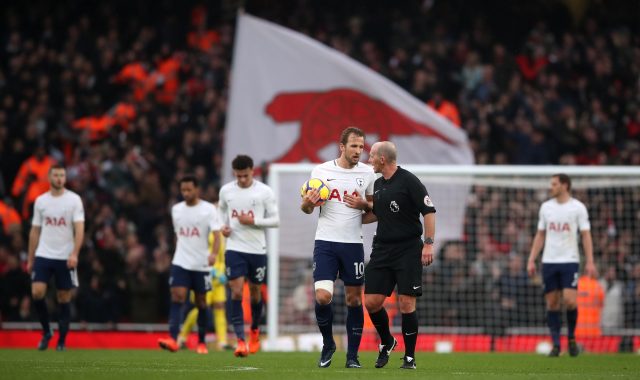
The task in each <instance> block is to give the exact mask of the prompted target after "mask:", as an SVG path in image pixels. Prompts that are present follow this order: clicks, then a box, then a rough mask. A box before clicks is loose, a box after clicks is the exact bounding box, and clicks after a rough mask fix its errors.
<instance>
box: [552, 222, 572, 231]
mask: <svg viewBox="0 0 640 380" xmlns="http://www.w3.org/2000/svg"><path fill="white" fill-rule="evenodd" d="M549 231H553V232H571V227H569V223H566V222H565V223H560V222H558V223H555V222H550V223H549Z"/></svg>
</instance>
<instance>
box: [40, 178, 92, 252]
mask: <svg viewBox="0 0 640 380" xmlns="http://www.w3.org/2000/svg"><path fill="white" fill-rule="evenodd" d="M75 222H84V207H83V206H82V199H80V196H79V195H78V194H76V193H74V192H73V191H71V190H67V189H65V190H64V192H63V193H62V195H59V196H53V195H51V192H50V191H47V192H46V193H44V194H42V195H40V196H39V197H38V198H36V202H35V204H34V206H33V220H32V222H31V224H32V225H33V226H39V227H40V228H41V229H40V240H39V241H38V247H37V248H36V256H38V257H45V258H47V259H56V260H67V259H68V258H69V255H71V252H73V247H74V230H73V223H75Z"/></svg>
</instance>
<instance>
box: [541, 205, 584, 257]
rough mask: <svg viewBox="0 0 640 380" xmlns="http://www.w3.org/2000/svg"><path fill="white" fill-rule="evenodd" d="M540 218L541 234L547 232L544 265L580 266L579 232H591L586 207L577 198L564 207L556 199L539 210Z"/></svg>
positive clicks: (543, 254) (543, 255)
mask: <svg viewBox="0 0 640 380" xmlns="http://www.w3.org/2000/svg"><path fill="white" fill-rule="evenodd" d="M539 218H540V219H539V221H538V230H542V231H545V241H544V251H543V253H542V262H543V263H578V262H580V251H579V250H578V238H579V236H578V235H579V234H578V232H579V231H588V230H590V229H591V224H590V223H589V214H588V212H587V208H586V207H585V205H584V204H582V202H580V201H579V200H577V199H575V198H570V199H569V201H567V202H565V203H558V201H557V200H556V199H555V198H553V199H550V200H548V201H546V202H544V203H543V204H542V205H541V206H540V217H539Z"/></svg>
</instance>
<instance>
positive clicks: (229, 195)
mask: <svg viewBox="0 0 640 380" xmlns="http://www.w3.org/2000/svg"><path fill="white" fill-rule="evenodd" d="M220 212H221V213H222V215H223V218H224V221H225V223H226V224H227V225H228V226H229V227H231V235H229V237H228V238H227V240H226V244H227V250H231V251H238V252H244V253H254V254H266V253H267V239H266V236H265V231H264V229H265V228H267V227H278V225H279V224H280V217H279V216H278V204H277V202H276V197H275V195H274V194H273V190H271V188H270V187H269V186H267V185H265V184H264V183H262V182H260V181H256V180H255V179H254V180H253V183H252V184H251V186H249V187H248V188H246V189H245V188H241V187H240V186H238V183H237V182H236V181H233V182H229V183H227V184H226V185H224V186H222V188H221V189H220ZM241 214H253V218H254V222H255V225H253V226H247V225H243V224H240V222H239V221H238V215H241Z"/></svg>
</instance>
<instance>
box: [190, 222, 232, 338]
mask: <svg viewBox="0 0 640 380" xmlns="http://www.w3.org/2000/svg"><path fill="white" fill-rule="evenodd" d="M219 236H220V238H221V239H222V240H220V246H219V249H218V254H217V255H216V261H215V263H214V264H213V267H212V268H211V290H210V291H208V292H207V306H209V307H212V308H213V321H214V326H215V330H216V340H217V342H218V348H219V349H223V350H230V349H233V347H231V346H230V345H229V342H228V341H227V314H226V310H225V304H226V301H227V289H226V284H227V276H226V267H225V263H224V260H225V258H224V251H225V241H224V240H225V239H224V237H223V236H222V235H219ZM212 246H213V234H210V235H209V248H211V247H212ZM191 301H192V302H193V301H194V300H193V292H191ZM197 319H198V308H196V307H194V308H193V309H191V311H190V312H189V314H187V316H186V318H185V319H184V323H183V324H182V330H181V331H180V335H179V336H178V343H179V344H180V346H184V345H185V344H186V341H187V337H188V336H189V334H190V333H191V330H192V329H193V327H194V326H195V325H196V321H197Z"/></svg>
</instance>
